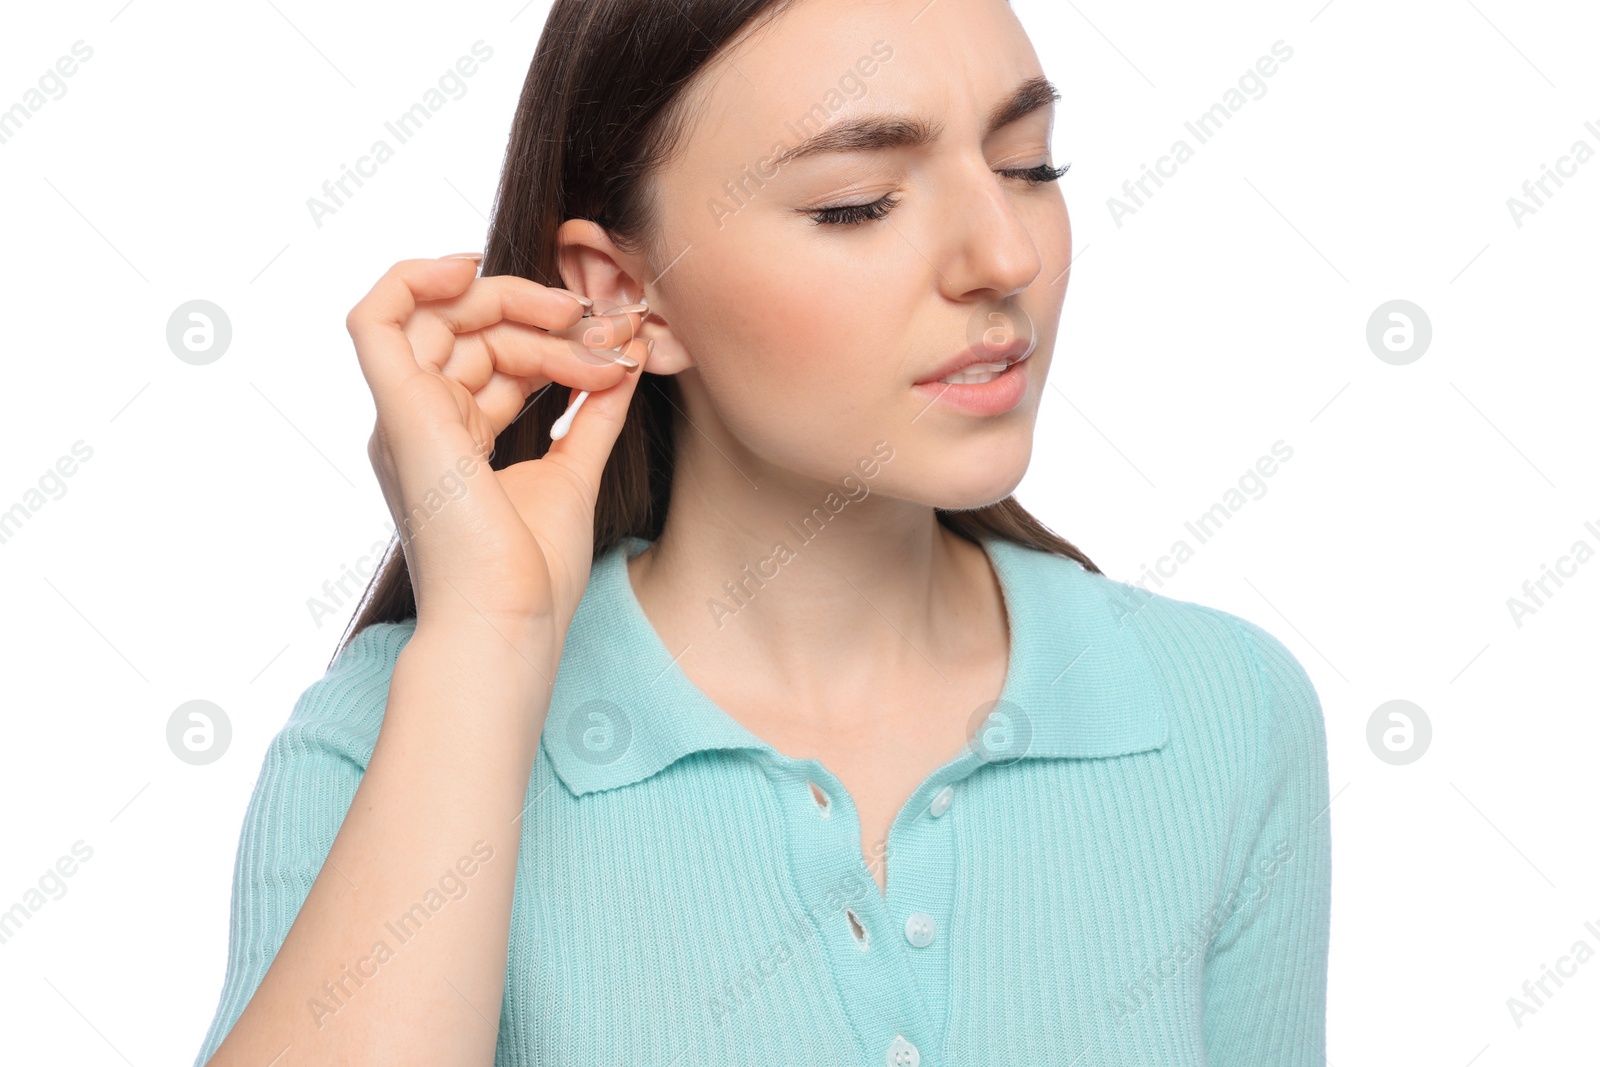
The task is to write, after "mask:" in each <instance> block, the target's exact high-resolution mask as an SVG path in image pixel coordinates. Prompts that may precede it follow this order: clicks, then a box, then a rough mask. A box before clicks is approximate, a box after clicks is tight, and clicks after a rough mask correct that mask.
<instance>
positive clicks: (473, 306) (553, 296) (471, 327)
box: [409, 274, 622, 370]
mask: <svg viewBox="0 0 1600 1067" xmlns="http://www.w3.org/2000/svg"><path fill="white" fill-rule="evenodd" d="M590 303H591V304H592V303H593V301H590ZM420 312H421V313H420V314H418V315H416V316H415V317H414V318H413V320H412V322H411V324H410V328H409V332H410V334H411V336H412V338H413V340H414V341H423V340H425V341H426V343H425V344H419V345H417V346H416V347H417V350H418V357H419V362H421V361H422V353H423V351H424V349H426V351H427V352H429V353H437V354H438V355H437V358H436V359H435V361H434V362H433V364H432V366H433V369H435V370H442V369H443V368H444V365H445V361H446V360H447V359H448V358H449V357H450V355H451V347H452V345H453V344H454V342H455V339H456V338H457V337H458V336H469V335H471V334H472V333H474V332H476V331H479V330H484V329H487V328H489V327H492V326H494V325H496V324H498V323H501V322H513V323H522V324H525V325H527V326H531V327H536V328H538V329H540V330H544V331H550V332H556V331H567V330H568V329H569V328H570V327H574V326H575V325H577V324H578V323H580V322H581V321H584V320H583V316H584V315H585V314H586V313H587V309H586V308H585V307H584V305H583V304H582V303H580V302H579V299H578V297H577V296H576V295H575V294H573V293H569V292H568V291H567V290H565V289H553V288H550V287H547V286H543V285H540V284H539V283H537V282H534V281H530V280H528V279H527V278H522V277H518V276H516V275H510V274H505V275H495V276H493V277H489V278H480V279H478V281H477V283H476V284H475V285H473V286H471V287H470V288H469V289H468V290H467V291H466V292H464V293H461V294H460V295H458V296H456V297H454V298H453V299H450V300H444V301H439V302H437V303H434V304H430V305H428V306H426V307H423V308H421V309H420ZM609 329H612V330H614V329H616V327H610V328H609ZM605 336H609V334H605ZM621 336H622V335H621V334H618V339H617V340H615V341H611V342H609V343H607V344H604V345H603V346H602V347H606V348H615V347H617V346H618V345H620V344H621V343H622V341H621ZM424 365H425V366H426V365H428V364H426V363H424Z"/></svg>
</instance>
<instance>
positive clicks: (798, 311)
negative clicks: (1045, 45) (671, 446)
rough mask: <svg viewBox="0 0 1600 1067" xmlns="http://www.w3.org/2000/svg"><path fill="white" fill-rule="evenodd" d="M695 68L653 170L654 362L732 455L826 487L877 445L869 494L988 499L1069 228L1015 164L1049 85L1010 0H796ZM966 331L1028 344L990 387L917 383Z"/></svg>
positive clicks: (1043, 362)
mask: <svg viewBox="0 0 1600 1067" xmlns="http://www.w3.org/2000/svg"><path fill="white" fill-rule="evenodd" d="M702 76H703V78H704V80H703V81H701V82H697V83H696V85H695V86H694V87H692V89H691V92H693V93H694V94H695V100H694V107H693V109H692V114H693V115H694V119H693V124H692V127H691V129H690V130H689V132H688V142H687V144H686V146H685V147H684V150H683V151H682V152H681V154H680V155H679V156H678V157H677V158H676V161H675V162H674V163H673V164H671V165H670V166H669V167H668V168H667V169H665V170H664V171H662V172H661V173H660V174H659V176H658V179H657V184H656V194H657V198H658V199H657V205H658V209H659V210H660V211H661V212H662V217H663V218H664V219H665V220H666V221H665V231H664V232H665V236H664V246H665V248H664V251H663V256H664V258H663V261H662V262H660V263H657V264H656V269H657V270H659V271H661V272H662V273H661V275H660V277H659V278H655V277H653V276H646V277H645V278H644V280H645V281H647V282H649V283H650V284H649V286H648V289H647V295H648V296H649V298H650V307H651V316H650V320H651V321H650V324H649V325H647V326H646V328H645V335H646V336H653V337H655V338H657V341H656V346H655V350H654V352H653V354H652V356H651V360H650V364H649V370H650V371H651V372H653V373H657V374H668V373H676V374H678V375H679V376H680V384H681V386H682V388H683V393H684V398H685V404H686V408H685V414H686V415H687V416H688V417H689V419H690V420H691V421H692V422H693V424H694V426H695V428H696V430H698V431H699V433H700V434H704V435H705V436H706V437H708V438H710V440H711V441H712V442H713V443H714V444H715V445H716V447H717V449H718V451H720V452H722V453H723V455H724V457H726V458H727V459H729V460H731V461H732V463H733V466H734V467H735V468H737V469H738V470H739V471H740V472H743V473H746V474H753V473H754V472H755V471H761V472H763V473H766V474H769V475H776V476H778V477H779V478H780V479H786V477H787V475H785V473H784V472H788V474H789V475H798V476H800V477H802V478H815V479H818V480H820V481H823V482H825V483H828V484H829V485H835V484H837V483H838V482H839V480H840V478H841V477H843V476H844V475H846V474H849V473H850V472H852V471H856V470H857V468H858V464H859V463H860V462H861V461H862V460H863V459H871V458H872V457H874V456H876V457H877V458H878V459H879V460H882V459H883V458H884V455H885V453H886V452H887V451H888V449H892V450H893V452H892V455H893V458H892V460H891V461H889V462H887V463H884V464H883V465H882V467H881V469H880V470H879V471H878V473H877V474H876V475H875V476H874V477H873V479H872V487H873V489H874V490H875V491H876V492H878V493H883V494H887V495H888V496H890V497H893V498H898V499H903V500H909V501H915V502H917V503H920V504H924V505H928V506H934V507H941V508H970V507H981V506H983V505H986V504H990V503H993V502H994V501H996V500H999V499H1002V498H1003V497H1005V496H1006V495H1007V494H1009V493H1010V492H1011V491H1012V489H1014V488H1015V486H1016V485H1017V483H1018V482H1019V481H1020V480H1021V479H1022V476H1023V473H1024V471H1025V470H1026V468H1027V465H1028V460H1029V457H1030V454H1031V451H1032V442H1033V424H1034V419H1035V416H1036V414H1037V412H1038V407H1039V402H1040V398H1041V394H1042V392H1043V389H1044V386H1045V374H1046V372H1047V371H1048V370H1049V365H1050V357H1051V351H1052V348H1053V345H1054V341H1055V335H1056V327H1057V322H1058V319H1059V316H1060V310H1061V304H1062V300H1063V297H1064V296H1065V293H1066V286H1067V267H1068V263H1069V261H1070V259H1071V245H1072V237H1071V231H1070V226H1069V223H1068V220H1067V211H1066V204H1065V202H1064V200H1063V198H1062V193H1061V189H1060V187H1059V185H1057V184H1056V183H1054V182H1051V181H1030V180H1029V174H1028V173H1026V172H1031V175H1032V176H1033V177H1039V176H1041V175H1043V174H1045V173H1046V172H1048V171H1049V164H1051V163H1052V162H1053V160H1052V159H1051V155H1050V130H1051V124H1052V120H1053V115H1054V108H1053V105H1052V103H1051V100H1052V98H1053V96H1054V92H1053V90H1052V89H1051V88H1050V87H1049V85H1048V83H1046V82H1044V81H1043V73H1042V70H1041V68H1040V66H1039V61H1038V58H1037V57H1036V56H1035V54H1034V51H1033V47H1032V45H1031V44H1030V43H1029V41H1028V39H1027V37H1026V35H1025V34H1024V32H1023V30H1022V27H1021V26H1020V24H1019V23H1018V22H1017V19H1016V17H1015V15H1014V14H1013V12H1012V10H1011V7H1010V5H1009V4H1008V3H1006V2H1005V0H931V2H930V0H885V2H875V3H862V2H860V0H801V2H799V3H797V4H795V5H794V6H793V7H791V8H790V9H789V10H788V11H787V12H786V13H785V14H783V15H782V16H780V17H779V18H778V19H777V20H776V21H774V22H772V23H769V24H768V25H767V26H766V27H765V28H764V29H762V30H760V31H758V32H756V33H755V34H754V35H753V36H751V37H750V38H748V39H747V40H745V41H743V42H741V43H740V44H739V45H738V46H737V47H735V48H734V49H732V50H731V51H729V52H728V53H727V54H726V56H725V57H724V58H723V59H722V60H719V61H717V62H716V63H715V65H714V66H713V67H710V68H708V69H707V70H706V71H704V72H703V75H702ZM995 120H998V121H999V123H1000V125H997V126H993V127H992V128H991V123H992V122H994V121H995ZM863 124H865V125H863ZM818 133H823V134H824V136H825V137H828V140H827V141H826V142H824V143H821V144H814V145H813V146H812V147H813V148H815V149H817V150H816V151H811V152H807V153H805V154H802V155H800V156H799V157H798V158H792V159H786V158H784V157H783V155H782V154H783V153H785V152H788V151H789V150H792V149H795V148H797V147H800V146H802V145H803V144H805V143H806V142H808V141H809V140H810V139H811V138H812V137H813V135H816V134H818ZM830 134H831V136H830ZM1004 171H1012V172H1019V173H1015V174H1009V175H1008V174H1004V173H1002V172H1004ZM847 208H859V209H860V210H842V209H847ZM658 323H659V324H661V325H662V326H663V327H664V328H658V329H656V330H654V331H653V332H652V330H651V326H655V325H656V324H658ZM973 345H978V346H983V345H987V346H988V347H987V348H986V349H984V348H982V347H980V348H979V350H978V351H979V353H985V354H988V358H989V359H990V361H991V362H1004V361H1006V360H1009V359H1015V358H1016V357H1017V356H1018V355H1020V354H1021V353H1023V352H1027V353H1028V356H1027V358H1026V359H1024V360H1023V361H1022V362H1020V363H1018V364H1016V365H1015V366H1013V367H1011V368H1010V370H1008V371H1007V372H1006V373H1005V375H1004V376H1003V378H1002V379H1001V380H1000V381H999V382H997V383H996V384H994V385H988V386H974V385H968V386H962V385H957V386H955V387H953V388H951V387H949V386H947V385H945V384H939V383H935V384H933V385H918V384H917V383H919V382H923V381H925V380H929V379H934V378H937V377H939V376H940V375H941V374H943V373H944V372H945V370H946V368H948V367H949V366H950V365H951V364H952V363H953V362H959V361H961V357H963V356H964V355H967V354H968V349H969V346H973ZM1008 345H1009V346H1010V347H1009V348H1008V347H1007V346H1008ZM968 358H969V359H970V358H972V356H970V355H968ZM963 394H965V395H963ZM689 436H690V438H694V437H695V436H696V434H694V433H693V432H691V434H690V435H689ZM879 441H882V442H886V446H880V447H879V448H878V449H876V450H875V449H874V444H875V443H876V442H879ZM688 447H694V446H692V445H691V446H688ZM684 458H685V457H684V456H683V455H681V454H680V462H682V461H683V459H684ZM752 468H753V469H752Z"/></svg>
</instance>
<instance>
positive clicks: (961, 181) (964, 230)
mask: <svg viewBox="0 0 1600 1067" xmlns="http://www.w3.org/2000/svg"><path fill="white" fill-rule="evenodd" d="M1006 182H1007V179H1005V178H1002V177H1000V176H999V175H998V174H996V173H995V172H994V171H992V170H990V169H989V165H988V163H987V162H986V161H984V160H983V159H982V158H981V157H980V158H978V159H977V160H976V162H974V163H972V164H970V165H967V166H964V167H963V168H962V170H961V174H960V176H959V178H956V179H953V184H952V185H951V186H950V193H949V195H950V197H951V199H952V204H953V207H954V210H952V211H951V212H950V215H949V218H950V219H951V222H950V227H951V228H950V230H949V231H948V233H949V242H948V243H947V244H946V246H945V247H946V249H947V250H948V252H947V255H946V256H945V265H944V266H943V267H941V269H940V272H939V273H940V277H941V278H942V279H943V284H944V286H945V288H946V295H947V296H948V297H949V298H950V299H952V300H957V301H973V300H978V299H984V300H1005V299H1007V298H1008V297H1011V296H1015V295H1016V294H1017V293H1020V292H1021V291H1022V290H1024V289H1026V288H1027V287H1028V286H1030V285H1032V284H1033V282H1034V280H1035V279H1036V278H1038V277H1039V273H1040V271H1042V270H1043V269H1044V260H1043V258H1042V257H1041V256H1040V254H1039V246H1038V244H1037V243H1036V242H1035V241H1034V239H1033V235H1032V234H1031V233H1030V232H1029V230H1028V227H1027V225H1026V224H1025V221H1024V219H1023V217H1022V216H1021V215H1020V214H1019V213H1018V212H1017V209H1016V206H1015V204H1013V202H1012V196H1013V194H1011V193H1009V192H1008V187H1007V186H1006V184H1005V183H1006ZM1022 195H1038V194H1037V193H1033V192H1031V191H1029V192H1024V193H1023V194H1022Z"/></svg>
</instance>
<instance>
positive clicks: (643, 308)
mask: <svg viewBox="0 0 1600 1067" xmlns="http://www.w3.org/2000/svg"><path fill="white" fill-rule="evenodd" d="M649 310H650V305H649V304H644V303H639V304H622V305H620V306H618V307H614V308H610V309H608V310H606V311H602V312H600V314H602V315H631V314H639V315H642V314H644V313H645V312H647V311H649Z"/></svg>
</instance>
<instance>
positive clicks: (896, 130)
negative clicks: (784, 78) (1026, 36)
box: [766, 75, 1061, 169]
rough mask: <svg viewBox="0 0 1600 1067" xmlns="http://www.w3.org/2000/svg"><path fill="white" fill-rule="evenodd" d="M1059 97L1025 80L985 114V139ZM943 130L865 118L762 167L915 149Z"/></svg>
mask: <svg viewBox="0 0 1600 1067" xmlns="http://www.w3.org/2000/svg"><path fill="white" fill-rule="evenodd" d="M1060 99H1061V93H1060V91H1059V90H1057V89H1056V87H1055V86H1054V85H1052V84H1051V83H1050V80H1049V79H1048V78H1046V77H1044V76H1043V75H1039V76H1038V77H1035V78H1029V79H1028V80H1027V81H1025V82H1023V83H1022V84H1021V85H1019V86H1017V88H1016V90H1015V91H1014V92H1013V93H1012V94H1011V95H1010V96H1009V97H1007V98H1006V99H1005V100H1003V101H1002V102H1001V103H1000V104H998V105H996V106H995V108H994V109H993V110H991V111H990V112H989V124H988V126H987V127H985V129H984V131H983V132H984V136H985V137H987V136H989V135H990V134H992V133H994V132H995V131H996V130H998V129H1001V128H1002V127H1004V126H1007V125H1009V124H1011V123H1013V122H1015V121H1017V120H1018V119H1020V118H1022V117H1024V116H1026V115H1031V114H1033V113H1034V112H1035V111H1038V110H1039V109H1040V108H1045V107H1049V106H1050V105H1051V103H1053V102H1054V101H1056V100H1060ZM941 132H943V126H942V125H941V124H939V123H931V124H930V123H928V122H925V121H923V120H922V119H920V118H915V117H906V116H900V115H867V116H863V117H861V118H854V119H846V120H844V121H842V122H836V123H834V124H833V125H832V126H829V127H828V128H827V129H825V130H822V131H821V132H820V133H817V134H815V135H814V136H812V137H809V138H807V139H806V140H804V141H801V142H800V143H799V144H798V145H795V146H794V147H793V148H789V149H785V150H784V151H782V152H779V153H778V154H777V155H776V156H773V157H772V159H771V160H770V161H768V163H767V164H766V166H769V167H772V168H774V169H776V168H778V167H782V166H783V165H784V164H786V163H792V162H794V161H795V160H797V159H804V158H806V157H807V156H815V155H821V154H823V153H825V152H871V151H881V150H883V149H886V148H918V147H921V146H922V145H925V144H930V143H932V142H933V141H936V140H938V139H939V135H940V133H941Z"/></svg>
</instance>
